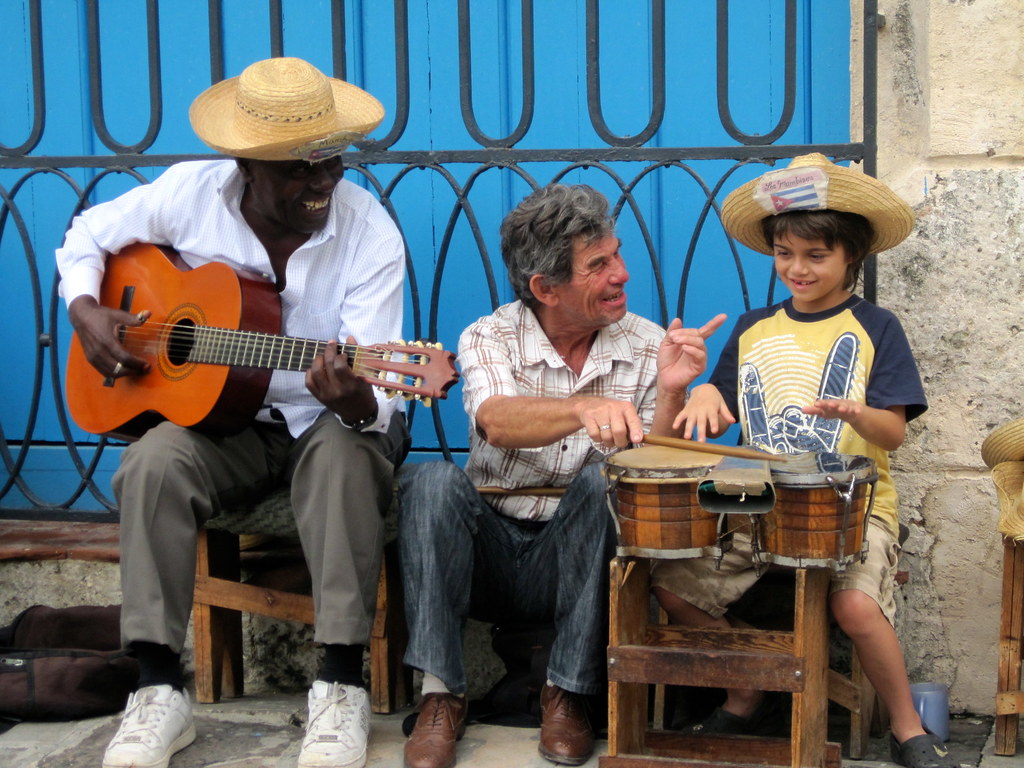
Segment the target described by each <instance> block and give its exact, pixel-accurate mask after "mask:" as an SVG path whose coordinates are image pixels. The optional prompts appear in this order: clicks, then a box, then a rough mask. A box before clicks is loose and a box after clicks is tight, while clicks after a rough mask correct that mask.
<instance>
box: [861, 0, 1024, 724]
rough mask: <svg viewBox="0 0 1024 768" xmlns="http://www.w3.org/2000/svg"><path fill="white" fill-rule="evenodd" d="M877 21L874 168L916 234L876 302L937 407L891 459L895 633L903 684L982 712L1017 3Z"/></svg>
mask: <svg viewBox="0 0 1024 768" xmlns="http://www.w3.org/2000/svg"><path fill="white" fill-rule="evenodd" d="M880 11H881V12H882V13H883V14H884V15H885V18H886V25H885V27H884V29H883V30H882V33H881V34H880V37H879V120H878V125H879V153H878V159H879V162H878V170H879V175H880V176H881V177H882V178H883V179H884V180H886V181H887V182H888V183H889V184H891V185H892V186H893V187H894V188H895V189H896V190H897V191H898V192H899V193H900V194H901V195H903V196H904V197H905V198H906V199H907V200H908V201H909V202H911V204H912V205H913V206H914V208H915V210H916V212H917V214H918V225H917V228H916V231H915V233H914V234H913V235H912V236H911V237H910V238H909V239H908V240H907V241H906V242H905V243H904V244H902V245H900V246H899V247H897V248H896V249H893V250H892V251H889V252H888V253H885V254H882V256H880V257H879V260H878V301H879V303H880V304H881V305H882V306H885V307H888V308H890V309H892V310H893V311H894V312H896V314H897V315H898V316H899V317H900V319H901V320H902V322H903V324H904V327H905V328H906V331H907V335H908V336H909V338H910V342H911V345H912V347H913V348H914V351H915V355H916V357H917V359H918V363H919V366H920V368H921V373H922V376H923V378H924V381H925V387H926V390H927V393H928V398H929V402H930V405H931V409H930V410H929V412H928V413H927V414H925V415H924V416H923V417H922V418H921V419H919V420H918V421H917V422H914V423H912V424H911V427H910V430H909V432H908V438H907V441H906V443H905V444H904V446H903V447H902V448H901V449H900V450H899V451H897V452H896V454H895V455H894V467H895V470H896V471H895V478H896V483H897V487H898V489H899V491H900V495H901V511H902V515H903V518H904V520H905V522H906V523H907V524H908V525H909V526H910V528H911V536H910V538H909V540H908V542H907V544H906V547H905V556H904V560H903V563H904V567H905V568H907V569H908V570H909V571H910V574H911V577H910V581H909V583H908V584H907V585H905V586H904V587H903V588H902V590H901V593H900V600H901V613H900V617H899V626H898V631H899V634H900V639H901V642H902V643H903V647H904V653H905V656H906V659H907V667H908V671H909V672H910V675H911V679H912V680H915V681H916V680H922V681H924V680H934V681H939V682H946V683H948V684H949V685H950V686H951V708H952V709H953V710H954V711H967V712H975V713H988V714H991V713H992V711H993V708H994V694H995V679H996V648H997V645H998V629H999V600H1000V594H1001V567H1002V547H1001V543H1000V540H999V537H998V535H997V533H996V529H995V523H996V518H997V514H998V507H997V501H996V497H995V492H994V488H993V486H992V482H991V480H990V478H989V475H988V470H987V468H986V467H985V465H984V463H983V462H982V460H981V454H980V447H981V443H982V441H983V440H984V438H985V437H986V436H987V435H988V434H989V433H990V432H991V431H992V429H994V428H995V427H997V426H999V425H1000V424H1003V423H1005V422H1006V421H1008V420H1010V419H1014V418H1019V417H1022V416H1024V407H1022V403H1021V397H1020V390H1021V385H1022V379H1024V375H1022V373H1021V368H1020V364H1019V361H1020V360H1021V356H1022V352H1024V337H1022V334H1021V332H1020V331H1021V328H1022V327H1024V314H1022V313H1021V311H1020V296H1021V295H1022V293H1021V288H1022V283H1024V277H1022V272H1021V264H1020V260H1021V250H1022V242H1021V241H1022V239H1024V128H1022V126H1024V62H1022V60H1021V40H1022V38H1024V13H1022V9H1021V6H1020V3H1019V2H1015V1H1011V0H1003V1H1001V2H1000V1H999V0H987V1H986V0H949V1H948V2H942V3H935V2H928V1H927V0H901V1H899V2H884V1H883V2H882V3H881V4H880ZM965 30H970V31H971V34H964V31H965ZM980 41H984V44H983V45H982V44H980Z"/></svg>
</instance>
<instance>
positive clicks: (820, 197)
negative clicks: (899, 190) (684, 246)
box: [722, 152, 914, 255]
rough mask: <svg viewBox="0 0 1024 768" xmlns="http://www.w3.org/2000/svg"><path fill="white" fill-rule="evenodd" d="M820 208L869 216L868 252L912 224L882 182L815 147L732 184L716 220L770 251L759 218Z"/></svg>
mask: <svg viewBox="0 0 1024 768" xmlns="http://www.w3.org/2000/svg"><path fill="white" fill-rule="evenodd" d="M825 209H830V210H833V211H846V212H848V213H859V214H860V215H861V216H863V217H864V218H866V219H867V220H868V221H869V222H871V227H872V229H873V230H874V237H873V238H872V240H871V252H872V253H879V252H880V251H884V250H886V249H887V248H892V247H893V246H894V245H897V244H898V243H900V242H902V241H903V240H904V239H905V238H906V237H907V235H909V234H910V232H911V230H912V229H913V228H914V212H913V211H912V210H911V208H910V206H909V205H907V204H906V203H905V202H904V201H903V200H902V199H901V198H900V197H899V196H898V195H897V194H896V193H895V192H893V191H892V190H891V189H889V188H888V187H887V186H886V185H885V184H883V183H882V182H880V181H879V180H878V179H876V178H874V177H873V176H868V175H867V174H864V173H860V172H859V171H854V170H851V169H849V168H845V167H843V166H841V165H836V164H835V163H833V162H832V161H831V160H829V159H828V158H827V157H825V156H824V155H822V154H820V153H818V152H813V153H811V154H809V155H800V156H799V157H794V158H793V160H792V162H790V164H789V166H788V167H786V168H782V169H780V170H777V171H769V172H768V173H765V174H763V175H762V176H759V177H757V178H756V179H754V180H753V181H748V182H747V183H746V184H744V185H743V186H741V187H739V188H737V189H735V190H733V191H732V192H731V193H729V196H728V197H726V198H725V202H724V203H723V204H722V224H723V225H724V226H725V231H726V232H728V233H729V234H730V235H732V236H733V237H734V238H735V239H736V240H739V241H740V242H741V243H743V244H744V245H745V246H747V247H748V248H751V249H753V250H755V251H759V252H761V253H766V254H768V255H771V254H772V249H771V248H770V247H769V244H768V243H766V242H765V239H764V232H763V231H762V229H761V220H762V219H764V218H766V217H768V216H773V215H775V214H779V213H785V212H787V211H798V210H803V211H814V210H819V211H820V210H825Z"/></svg>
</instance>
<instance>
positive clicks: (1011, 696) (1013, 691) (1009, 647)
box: [994, 539, 1024, 755]
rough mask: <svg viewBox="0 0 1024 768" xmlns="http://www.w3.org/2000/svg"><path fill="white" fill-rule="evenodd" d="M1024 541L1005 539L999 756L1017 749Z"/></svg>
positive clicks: (1022, 695) (1023, 700)
mask: <svg viewBox="0 0 1024 768" xmlns="http://www.w3.org/2000/svg"><path fill="white" fill-rule="evenodd" d="M1022 641H1024V542H1014V541H1013V540H1012V539H1005V540H1004V541H1003V596H1002V610H1001V612H1000V617H999V678H998V681H997V685H996V729H995V748H994V751H995V753H996V754H997V755H1012V754H1014V753H1015V752H1016V751H1017V735H1018V732H1019V730H1020V713H1021V712H1024V692H1022V691H1021V679H1020V674H1021V654H1022V653H1024V642H1022Z"/></svg>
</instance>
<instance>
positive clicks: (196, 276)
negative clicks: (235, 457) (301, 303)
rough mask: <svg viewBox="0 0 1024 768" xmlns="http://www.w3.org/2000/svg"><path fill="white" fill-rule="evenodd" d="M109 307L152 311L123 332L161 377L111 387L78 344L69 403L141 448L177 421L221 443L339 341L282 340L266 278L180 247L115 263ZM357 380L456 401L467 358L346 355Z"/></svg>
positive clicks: (343, 350)
mask: <svg viewBox="0 0 1024 768" xmlns="http://www.w3.org/2000/svg"><path fill="white" fill-rule="evenodd" d="M100 303H101V304H102V305H103V306H107V307H119V308H121V309H123V310H125V311H127V312H132V313H135V314H137V313H139V312H141V311H143V310H149V312H150V313H151V315H150V317H149V319H147V320H146V322H145V323H144V324H143V325H141V326H137V327H126V328H124V329H123V332H122V338H121V343H122V344H124V346H125V347H126V348H127V349H129V350H130V351H131V352H132V354H135V355H137V356H139V357H142V358H145V359H147V360H149V362H150V363H151V369H150V371H149V373H146V374H143V375H141V376H122V377H118V378H116V379H112V378H106V377H104V375H103V374H101V373H99V372H98V371H97V370H96V369H95V368H93V367H92V365H90V364H89V362H88V360H86V358H85V353H84V351H83V349H82V345H81V342H80V341H79V339H78V335H77V334H74V336H73V337H72V339H71V349H70V352H69V354H68V365H67V384H66V394H67V404H68V410H69V411H70V412H71V417H72V418H73V419H74V420H75V422H76V423H77V424H78V426H80V427H81V428H82V429H84V430H86V431H87V432H92V433H95V434H99V435H108V436H112V437H118V438H122V439H129V440H130V439H135V438H137V437H139V436H141V435H142V433H144V432H145V431H146V430H147V429H149V428H150V427H152V426H153V425H155V424H157V423H159V422H160V421H164V420H169V421H172V422H174V423H175V424H178V425H180V426H185V427H196V428H200V429H204V430H207V431H210V432H214V433H219V434H230V433H232V432H237V431H239V430H241V429H242V428H244V427H245V426H246V425H247V424H249V423H250V422H251V421H252V420H253V418H254V417H255V415H256V412H257V411H258V410H259V408H260V406H261V405H262V404H263V402H264V396H265V395H266V392H267V387H268V386H269V384H270V377H271V374H272V373H273V371H274V370H275V369H279V370H286V371H305V370H306V369H308V368H309V367H310V366H311V365H312V363H313V360H314V359H315V358H316V357H317V356H318V355H320V354H322V353H323V351H324V349H325V348H326V345H327V342H324V341H316V340H312V339H302V338H293V337H288V336H281V335H279V334H278V332H279V331H280V329H281V303H280V299H279V297H278V295H277V291H276V290H275V289H274V286H273V285H272V284H271V283H270V282H268V281H267V280H264V279H263V278H262V277H259V276H256V275H254V274H252V273H246V272H240V271H237V270H234V269H232V268H231V267H229V266H228V265H226V264H222V263H210V264H204V265H202V266H200V267H197V268H195V269H190V268H189V266H188V265H187V264H186V263H185V262H184V260H183V259H182V258H181V256H180V255H179V254H178V253H177V252H176V251H174V250H173V249H171V248H167V247H163V246H156V245H150V244H148V243H135V244H133V245H129V246H127V247H125V248H124V249H122V250H121V251H120V252H119V253H116V254H111V255H110V256H108V257H107V263H106V270H105V273H104V277H103V282H102V285H101V289H100ZM337 349H338V352H339V354H344V355H345V356H346V358H347V360H348V364H349V365H350V366H351V367H352V370H353V371H354V372H355V373H356V374H357V375H358V376H360V377H361V378H363V379H364V380H365V381H368V382H369V383H370V384H373V385H374V386H376V387H381V388H382V389H384V390H385V391H387V392H388V394H389V395H392V396H394V395H401V396H402V397H405V398H406V399H410V400H411V399H416V400H420V401H422V402H423V403H425V404H426V405H430V400H431V399H432V398H445V397H447V395H448V390H449V389H450V388H451V387H452V385H453V384H455V382H456V381H458V379H459V373H458V371H456V369H455V355H454V354H453V353H452V352H447V351H444V350H442V349H441V345H440V344H428V343H424V342H412V343H410V344H406V343H404V342H394V343H389V344H373V345H370V346H358V345H355V344H338V345H337Z"/></svg>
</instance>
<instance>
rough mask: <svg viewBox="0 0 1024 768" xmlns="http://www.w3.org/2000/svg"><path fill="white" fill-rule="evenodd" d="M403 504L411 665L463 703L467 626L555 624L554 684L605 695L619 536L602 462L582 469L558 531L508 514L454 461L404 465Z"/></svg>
mask: <svg viewBox="0 0 1024 768" xmlns="http://www.w3.org/2000/svg"><path fill="white" fill-rule="evenodd" d="M399 499H400V505H399V513H398V542H399V553H400V555H399V556H400V564H401V571H402V583H403V585H404V587H405V612H406V619H407V621H408V624H409V647H408V649H407V651H406V654H405V663H406V664H408V665H409V666H411V667H415V668H417V669H421V670H423V671H424V672H430V673H431V674H434V675H436V676H437V677H439V678H440V679H441V680H443V681H444V683H445V685H446V686H448V689H449V690H450V691H452V692H453V693H460V694H461V693H464V692H465V690H466V670H465V665H464V663H463V656H462V629H463V625H464V624H465V620H466V618H467V617H468V618H474V619H479V620H481V621H488V622H504V621H522V622H529V623H542V622H551V621H553V622H554V624H555V631H556V638H555V642H554V645H553V646H552V649H551V658H550V661H549V664H548V678H549V679H550V680H551V681H552V682H553V683H554V684H555V685H557V686H559V687H561V688H564V689H565V690H568V691H572V692H574V693H583V694H592V693H597V692H598V691H599V690H600V689H602V688H603V687H604V685H605V681H606V679H607V662H606V648H607V645H608V641H607V636H608V562H609V560H611V558H612V557H613V556H614V555H615V527H614V523H613V520H612V517H611V513H610V512H609V511H608V506H607V503H606V501H605V481H604V478H603V477H602V475H601V472H600V466H599V465H596V464H594V465H590V466H588V467H586V468H585V469H584V470H583V471H582V472H580V474H579V475H578V476H577V477H576V479H575V480H573V482H572V483H571V484H570V485H569V487H568V488H567V489H566V491H565V494H564V495H563V496H562V499H561V501H560V503H559V505H558V509H557V510H556V511H555V515H554V517H553V518H552V519H551V520H550V521H549V522H547V523H530V522H520V521H516V520H512V519H510V518H507V517H505V516H503V515H500V514H498V513H497V512H496V511H495V510H494V509H493V508H492V507H491V506H489V505H488V504H487V503H486V502H485V501H484V500H483V499H482V498H481V496H480V494H479V493H477V491H476V489H475V488H474V487H473V485H472V483H471V482H470V481H469V478H468V477H467V476H466V474H465V472H463V471H462V470H461V469H459V468H458V467H457V466H455V465H454V464H451V463H449V462H432V463H427V464H416V465H407V466H406V467H404V468H403V469H402V471H401V472H400V474H399Z"/></svg>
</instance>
